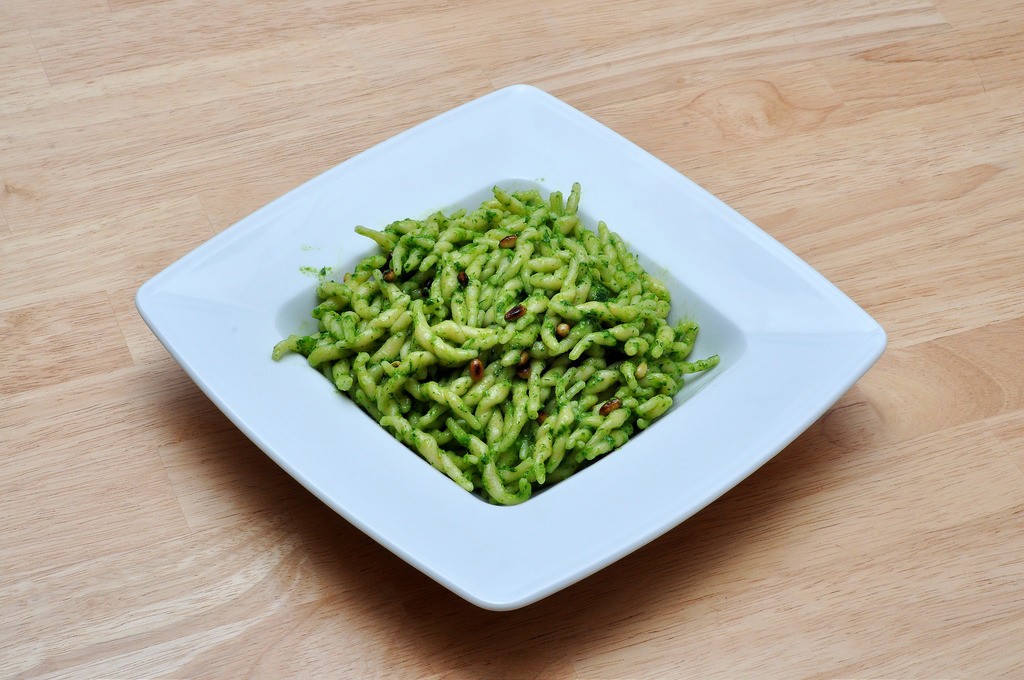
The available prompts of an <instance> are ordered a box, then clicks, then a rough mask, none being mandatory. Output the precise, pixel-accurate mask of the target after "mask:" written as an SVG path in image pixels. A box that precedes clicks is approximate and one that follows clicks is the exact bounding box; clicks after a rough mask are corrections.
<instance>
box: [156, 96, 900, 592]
mask: <svg viewBox="0 0 1024 680" xmlns="http://www.w3.org/2000/svg"><path fill="white" fill-rule="evenodd" d="M574 181H579V182H580V183H581V184H582V186H583V199H582V202H581V216H582V217H583V218H584V222H585V223H587V224H588V225H589V226H591V227H593V225H594V222H595V219H598V218H599V219H602V220H604V221H606V222H607V223H608V225H609V227H610V228H611V229H613V230H614V231H616V232H618V233H619V234H620V235H621V236H622V237H623V239H625V241H626V242H627V243H628V244H629V245H630V247H631V248H632V249H633V250H635V251H637V252H639V253H640V254H641V261H642V262H643V263H644V265H645V266H647V267H648V268H649V271H651V272H652V273H654V274H655V275H658V276H660V277H662V278H663V279H665V280H666V283H668V285H669V288H670V290H671V291H672V294H673V311H672V318H673V319H677V318H679V317H681V316H690V317H692V318H694V319H696V320H697V321H698V322H699V323H700V324H701V333H700V337H699V339H698V342H697V346H696V348H695V351H694V355H695V356H707V355H709V354H714V353H717V354H719V355H720V356H721V359H722V361H721V365H720V366H718V367H717V368H715V369H714V370H713V371H710V372H709V373H707V374H703V375H700V376H699V377H696V378H695V379H693V380H691V381H689V382H688V383H687V386H686V387H684V388H683V390H682V391H681V392H680V394H679V396H678V397H677V398H676V404H675V406H674V407H673V409H672V410H671V411H670V412H669V413H668V414H666V415H665V416H664V417H663V418H662V419H661V420H659V421H657V422H656V423H655V424H654V425H653V426H652V427H651V428H649V429H648V430H646V431H644V432H643V433H641V434H639V435H638V436H635V437H634V438H633V439H632V440H630V441H629V442H628V443H627V444H626V445H625V446H624V447H623V448H622V449H620V450H618V451H616V452H614V453H612V454H610V455H608V456H605V457H604V458H602V459H600V460H599V461H597V462H596V463H595V464H594V465H592V466H590V467H588V468H586V469H584V470H582V471H581V472H579V473H578V474H576V475H574V476H573V477H571V478H569V479H568V480H566V481H564V482H562V483H561V484H557V485H555V486H553V487H551V488H549V489H546V490H544V491H543V492H542V493H537V494H535V495H534V497H533V498H531V499H530V500H528V501H527V502H525V503H523V504H521V505H517V506H514V507H501V506H495V505H490V504H488V503H485V502H483V501H481V500H480V499H479V498H478V497H476V496H474V495H472V494H469V493H466V492H465V491H463V490H462V489H461V488H459V487H458V486H457V485H456V484H454V483H453V482H452V481H450V480H449V479H448V478H447V477H445V476H444V475H443V474H442V473H440V472H437V471H435V470H434V469H433V468H431V467H430V466H429V465H428V464H427V463H426V462H425V461H423V460H422V459H420V458H419V457H418V456H417V455H416V454H415V453H413V452H412V451H410V450H408V449H406V448H405V447H403V446H402V445H401V444H399V443H398V442H397V441H395V440H394V439H393V438H392V437H391V436H390V435H389V434H388V433H387V432H385V431H384V430H383V429H382V428H381V427H380V426H378V425H377V423H375V422H374V421H373V420H372V419H371V418H370V417H369V416H367V415H366V414H364V413H363V412H362V411H360V410H359V409H358V408H357V407H356V406H355V405H354V404H353V403H352V402H351V401H349V400H348V399H347V398H345V397H343V396H341V395H340V394H338V393H337V392H336V391H335V389H334V387H333V385H331V384H330V383H329V382H328V381H327V380H326V379H324V378H323V376H321V375H320V374H319V373H318V372H317V371H315V370H313V369H311V368H309V366H308V365H306V363H305V361H304V360H303V358H302V357H301V356H297V355H291V356H288V357H286V358H285V359H284V360H282V361H281V362H279V363H275V362H273V361H272V360H271V359H270V350H271V348H272V347H273V345H274V343H276V342H277V341H278V340H279V339H280V338H282V337H284V336H285V335H287V334H289V333H293V332H296V331H299V330H302V331H304V332H311V331H313V330H315V326H314V325H313V323H314V322H313V321H312V320H311V319H310V318H309V311H310V310H311V309H312V308H313V306H314V305H315V304H316V297H315V293H314V288H315V280H314V279H313V278H311V277H310V276H309V275H308V274H304V273H303V272H302V271H301V270H302V269H304V268H305V269H307V270H308V268H309V267H315V268H319V267H321V266H325V265H326V266H334V267H335V268H336V271H338V272H339V273H340V272H341V271H345V270H346V269H349V268H351V267H352V266H353V265H354V264H355V263H356V262H357V261H358V260H359V259H360V258H361V257H363V256H364V255H366V254H368V253H370V252H372V251H373V249H374V248H375V246H374V244H373V243H372V242H370V241H369V240H367V239H365V238H363V237H361V236H358V235H357V234H355V233H354V232H353V227H354V226H355V225H357V224H363V225H366V226H369V227H373V228H380V227H382V226H383V225H384V224H387V223H388V222H391V221H393V220H395V219H399V218H403V217H423V216H425V215H427V214H429V213H430V212H433V211H434V210H437V209H439V208H443V209H447V208H453V207H455V206H459V207H468V208H473V207H476V206H477V205H479V202H480V200H481V199H482V198H484V197H486V196H488V195H489V189H490V187H491V186H492V185H494V184H499V185H502V186H508V185H510V184H511V185H516V186H539V187H541V189H542V192H543V193H544V194H545V195H546V194H547V193H548V192H549V191H551V190H555V189H558V190H561V191H563V192H568V190H569V188H570V186H571V185H572V183H573V182H574ZM136 303H137V306H138V309H139V312H140V313H141V314H142V316H143V318H144V319H145V320H146V322H147V323H148V324H149V326H150V328H152V330H153V332H154V333H155V334H156V336H157V337H158V338H159V339H160V341H161V342H162V343H163V344H164V346H165V347H166V348H167V350H168V351H169V352H170V353H171V354H172V355H173V356H174V358H175V359H176V360H177V361H178V362H179V363H180V364H181V365H182V367H183V368H184V369H185V371H186V372H187V373H188V375H189V376H190V377H191V378H192V379H193V380H194V381H195V382H196V384H197V385H199V387H200V388H201V389H202V390H203V391H204V392H205V393H206V394H207V396H209V397H210V399H211V400H213V402H214V403H215V404H216V405H217V406H218V407H219V408H220V409H221V410H222V411H223V412H224V413H225V414H226V415H227V416H228V417H229V418H230V419H231V420H232V422H234V423H235V425H237V426H238V427H239V429H241V430H242V431H243V432H244V433H245V434H246V435H248V436H249V438H251V439H252V440H253V441H254V442H255V443H256V444H257V445H258V446H259V447H260V448H261V449H262V450H263V451H265V452H266V454H267V455H268V456H270V457H271V458H272V459H274V460H275V461H276V462H277V463H278V464H279V465H280V466H281V467H282V468H284V469H285V470H286V471H287V472H288V473H289V474H291V475H292V476H293V477H295V479H297V480H298V481H299V482H301V483H302V484H303V485H304V486H305V487H306V488H308V489H309V490H310V491H312V492H313V493H314V494H316V495H317V496H318V497H319V498H320V499H321V500H323V501H324V502H325V503H327V504H328V505H329V506H330V507H332V508H333V509H334V510H336V511H337V512H338V513H339V514H341V515H342V516H343V517H345V518H346V519H347V520H348V521H350V522H352V523H353V524H355V525H356V526H357V527H359V528H360V529H361V530H363V531H365V532H366V533H367V534H369V535H370V536H372V537H373V538H374V539H376V540H377V541H378V542H380V543H381V544H382V545H384V546H385V547H387V548H388V549H390V550H392V551H393V552H394V553H396V554H397V555H399V556H400V557H402V558H403V559H404V560H406V561H407V562H409V563H410V564H412V565H414V566H415V567H416V568H418V569H420V570H422V571H423V572H424V573H426V574H428V575H429V576H431V577H432V578H434V579H436V580H437V581H438V582H440V583H441V584H443V585H445V586H446V587H448V588H450V589H451V590H452V591H454V592H455V593H457V594H459V595H461V596H462V597H464V598H466V599H467V600H469V601H470V602H473V603H475V604H477V605H479V606H481V607H485V608H488V609H497V610H501V609H514V608H516V607H521V606H523V605H526V604H529V603H531V602H534V601H536V600H538V599H540V598H542V597H544V596H546V595H549V594H551V593H553V592H555V591H557V590H559V589H561V588H564V587H566V586H568V585H570V584H571V583H574V582H576V581H577V580H579V579H581V578H583V577H585V576H587V575H589V574H591V573H593V572H595V571H597V570H598V569H600V568H602V567H604V566H606V565H607V564H609V563H611V562H613V561H615V560H617V559H619V558H620V557H622V556H624V555H626V554H628V553H630V552H631V551H633V550H635V549H636V548H638V547H640V546H642V545H644V544H645V543H647V542H648V541H651V540H652V539H654V538H656V537H657V536H659V535H661V534H662V533H664V532H665V531H668V530H669V529H671V528H672V527H674V526H676V525H677V524H679V523H680V522H682V521H683V520H685V519H687V518H688V517H690V516H691V515H693V514H694V513H696V512H697V511H698V510H700V509H701V508H703V507H704V506H705V505H707V504H708V503H710V502H711V501H713V500H715V499H716V498H718V497H719V496H721V495H722V494H723V493H725V492H726V491H727V490H728V489H730V488H731V487H733V486H734V485H736V484H737V483H738V482H740V481H741V480H742V479H744V478H745V477H747V476H748V475H749V474H750V473H752V472H753V471H754V470H756V469H757V468H758V467H760V466H761V465H762V464H764V463H765V461H767V460H768V459H770V458H771V457H772V456H774V455H775V454H776V453H778V452H779V451H780V450H781V449H782V448H783V447H785V446H786V445H787V444H788V443H789V442H791V441H792V440H793V439H794V438H795V437H796V436H797V435H799V434H800V433H801V432H803V431H804V430H805V429H806V428H807V427H808V426H809V425H811V423H813V422H814V421H815V420H816V419H817V418H818V417H819V416H820V415H821V414H822V413H823V412H824V411H825V410H826V409H827V408H828V407H829V406H830V405H832V404H833V403H835V401H836V400H837V399H838V398H839V397H840V396H841V395H842V394H843V393H844V392H845V391H846V390H848V389H849V388H850V387H851V386H852V385H853V384H854V382H856V380H857V379H858V378H860V376H862V375H863V374H864V372H865V371H866V370H867V369H868V368H869V367H870V366H871V365H872V364H873V363H874V362H875V361H876V360H877V359H878V357H879V356H880V355H881V353H882V351H883V349H884V348H885V343H886V337H885V333H884V332H883V330H882V328H881V327H880V326H879V325H878V324H877V323H876V322H875V321H874V320H873V319H872V318H871V317H870V316H868V315H867V314H866V313H865V312H864V311H863V310H861V309H860V308H859V307H858V306H857V305H856V304H854V303H853V302H852V301H851V300H850V299H849V298H847V297H846V296H845V295H843V294H842V293H841V292H840V291H839V290H838V289H836V287H835V286H833V285H832V284H831V283H829V282H828V281H827V280H825V279H824V278H823V277H822V276H821V275H820V274H818V273H817V272H815V271H814V270H813V269H812V268H811V267H810V266H808V265H807V264H806V263H804V262H803V261H801V260H800V259H798V258H797V257H796V256H795V255H793V254H792V253H791V252H789V251H788V250H786V249H785V248H783V247H782V246H781V245H780V244H779V243H778V242H776V241H774V240H773V239H772V238H771V237H769V236H768V235H767V234H765V233H764V232H762V231H761V230H759V229H758V228H757V227H755V226H754V225H753V224H751V223H750V222H748V221H747V220H746V219H744V218H743V217H742V216H740V215H739V214H738V213H736V212H735V211H734V210H732V209H731V208H729V207H728V206H727V205H725V204H724V203H722V202H721V201H719V200H718V199H716V198H714V197H713V196H711V195H710V194H708V193H707V192H706V191H704V190H703V189H701V188H700V187H698V186H696V185H695V184H694V183H693V182H691V181H690V180H688V179H686V178H685V177H683V176H682V175H680V174H679V173H678V172H676V171H675V170H673V169H672V168H670V167H669V166H667V165H665V164H664V163H662V162H661V161H659V160H657V159H656V158H654V157H653V156H651V155H650V154H648V153H647V152H645V151H643V150H642V149H640V148H639V147H637V146H635V145H634V144H632V143H631V142H629V141H627V140H626V139H624V138H622V137H620V136H619V135H617V134H616V133H614V132H612V131H611V130H609V129H608V128H606V127H604V126H602V125H600V124H599V123H597V122H596V121H594V120H592V119H591V118H588V117H587V116H585V115H583V114H582V113H580V112H579V111H576V110H575V109H573V108H571V107H570V106H568V105H566V104H565V103H563V102H561V101H559V100H558V99H555V98H554V97H552V96H550V95H548V94H546V93H544V92H542V91H540V90H537V89H535V88H532V87H528V86H523V85H519V86H514V87H509V88H505V89H503V90H499V91H497V92H493V93H491V94H489V95H487V96H485V97H482V98H480V99H478V100H476V101H473V102H470V103H468V104H465V105H463V106H460V107H458V108H456V109H454V110H452V111H449V112H448V113H445V114H443V115H440V116H438V117H437V118H434V119H432V120H430V121H428V122H426V123H423V124H422V125H419V126H417V127H415V128H413V129H411V130H408V131H407V132H404V133H402V134H400V135H398V136H396V137H394V138H392V139H390V140H388V141H386V142H384V143H382V144H380V145H378V146H376V147H374V148H372V149H370V150H368V151H366V152H364V153H362V154H360V155H358V156H356V157H354V158H352V159H350V160H348V161H345V162H344V163H342V164H341V165H338V166H337V167H335V168H333V169H331V170H329V171H327V172H325V173H324V174H322V175H320V176H319V177H316V178H315V179H313V180H311V181H309V182H307V183H306V184H304V185H302V186H300V187H298V188H297V189H295V190H294V191H292V192H290V193H288V194H286V195H285V196H283V197H281V198H279V199H278V200H276V201H274V202H273V203H271V204H270V205H268V206H266V207H264V208H262V209H261V210H259V211H257V212H256V213H254V214H252V215H250V216H249V217H247V218H245V219H244V220H242V221H241V222H239V223H238V224H235V225H234V226H232V227H230V228H229V229H227V230H225V231H224V232H223V233H221V234H219V235H217V236H216V237H215V238H213V239H211V240H210V241H209V242H207V243H205V244H204V245H202V246H200V247H199V248H197V249H196V250H195V251H193V252H191V253H189V254H188V255H186V256H185V257H183V258H182V259H181V260H179V261H177V262H175V263H174V264H172V265H171V266H170V267H168V268H167V269H166V270H164V271H163V272H161V273H160V274H158V275H156V276H155V277H153V278H152V279H151V280H150V281H148V282H147V283H145V284H144V285H143V286H142V288H141V289H140V290H139V292H138V295H137V296H136Z"/></svg>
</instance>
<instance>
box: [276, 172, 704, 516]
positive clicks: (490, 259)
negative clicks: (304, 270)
mask: <svg viewBox="0 0 1024 680" xmlns="http://www.w3.org/2000/svg"><path fill="white" fill-rule="evenodd" d="M493 193H494V198H493V199H492V200H488V201H485V202H484V203H483V204H482V205H481V206H480V207H479V208H478V209H476V210H474V211H472V212H466V211H464V210H460V211H456V212H454V213H452V214H450V215H445V214H444V213H442V212H437V213H434V214H433V215H430V216H428V217H427V218H426V219H423V220H412V219H404V220H399V221H396V222H393V223H391V224H389V225H387V226H386V227H384V229H383V230H382V231H377V230H373V229H368V228H366V227H363V226H357V227H356V232H358V233H359V234H362V235H363V236H366V237H368V238H370V239H371V240H373V241H374V242H375V243H376V244H377V246H378V247H379V248H380V249H381V252H380V253H377V254H374V255H370V256H368V257H366V258H364V259H363V260H362V261H360V263H359V264H358V265H357V266H356V267H355V268H354V270H353V272H351V274H346V275H345V276H344V277H343V279H342V280H341V281H322V282H321V283H320V284H319V286H318V287H317V296H318V298H319V299H320V304H319V305H317V306H316V307H315V308H314V309H313V311H312V316H313V318H315V319H317V320H318V323H319V330H318V332H317V333H314V334H312V335H309V336H297V335H291V336H289V337H287V338H285V339H284V340H282V341H281V342H279V343H278V344H277V345H276V346H275V347H274V350H273V353H272V356H273V358H274V359H275V360H277V359H280V358H281V357H282V356H284V355H285V354H288V353H298V354H301V355H303V356H305V357H306V358H307V360H308V362H309V364H310V365H311V366H313V367H315V368H317V369H318V370H320V371H321V372H323V374H324V375H325V376H326V377H327V378H328V379H329V380H331V382H332V383H333V384H334V385H335V386H336V387H337V389H338V390H339V391H341V392H343V393H345V394H347V395H349V396H350V397H351V398H352V400H353V401H354V402H355V403H356V404H358V405H359V406H360V408H362V409H364V410H365V411H366V412H367V413H369V414H370V416H372V417H373V418H374V419H375V420H377V421H378V422H379V423H380V424H381V425H382V426H383V427H384V428H386V429H387V430H388V431H390V432H391V433H392V434H393V435H394V436H395V438H396V439H397V440H399V441H400V442H402V443H403V444H405V445H406V446H408V447H409V448H411V449H413V450H414V451H416V452H417V453H418V454H419V455H420V456H422V457H423V458H424V459H425V460H426V461H427V462H428V463H430V464H431V465H432V466H434V467H435V468H437V469H438V470H440V471H441V472H443V473H444V474H446V475H447V476H448V477H450V478H451V479H452V480H454V481H455V482H456V483H457V484H459V485H460V486H462V487H463V488H464V489H466V490H467V491H475V492H478V493H480V494H481V495H483V496H484V497H485V498H487V499H488V500H490V501H492V502H495V503H500V504H514V503H521V502H523V501H525V500H527V499H528V498H529V497H530V495H531V494H532V493H533V492H534V490H535V489H536V488H537V487H539V486H541V485H550V484H553V483H555V482H558V481H560V480H562V479H565V478H566V477H568V476H569V475H571V474H573V473H574V472H576V471H577V470H579V469H580V468H581V467H582V466H584V465H586V464H587V463H588V462H590V461H593V460H595V459H596V458H599V457H600V456H603V455H606V454H608V453H609V452H611V451H613V450H614V449H616V448H618V447H620V446H622V445H623V444H624V443H625V442H626V441H627V440H628V439H629V438H630V437H631V436H632V435H633V434H634V432H636V431H637V430H643V429H646V428H647V427H650V425H651V424H652V423H653V422H654V421H655V420H657V419H658V418H660V417H662V416H664V415H665V413H667V412H668V410H669V409H670V408H671V407H672V403H673V396H674V395H675V394H676V392H677V391H678V390H679V389H681V387H682V386H683V384H684V376H685V375H688V374H691V373H696V372H701V371H707V370H709V369H711V368H713V367H714V366H716V365H717V364H718V361H719V359H718V356H717V355H715V356H711V357H708V358H706V359H700V360H696V361H693V360H691V359H690V358H689V355H690V353H691V352H692V350H693V346H694V343H695V341H696V337H697V333H698V330H699V328H698V325H697V323H696V322H694V321H692V320H683V321H680V322H679V323H676V324H675V325H671V324H669V322H668V314H669V309H670V304H669V303H670V299H669V292H668V289H667V288H666V286H665V285H664V283H662V282H661V281H658V280H657V279H655V278H654V277H652V276H651V275H650V274H649V273H648V272H646V271H645V270H644V269H643V268H642V267H641V266H640V264H639V262H638V261H637V258H636V256H635V255H633V254H632V253H630V252H629V250H628V248H627V247H626V245H625V243H624V242H623V241H622V239H621V238H620V237H619V236H618V235H617V234H615V233H614V232H612V231H611V230H610V229H609V228H608V226H607V225H606V224H605V223H604V222H599V223H598V225H597V231H596V232H592V231H589V230H587V229H586V228H584V226H583V225H582V223H581V222H580V220H579V217H578V215H577V214H576V211H577V208H578V206H579V201H580V186H579V184H574V185H573V187H572V190H571V191H570V193H569V195H568V196H567V197H563V195H562V194H561V192H557V191H556V192H552V193H551V195H550V196H549V197H548V198H547V200H545V199H544V198H543V197H542V196H541V195H540V193H539V192H538V191H536V190H529V191H505V190H503V189H501V188H499V187H495V188H494V191H493Z"/></svg>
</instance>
